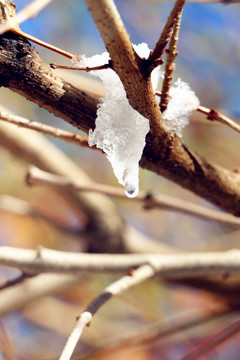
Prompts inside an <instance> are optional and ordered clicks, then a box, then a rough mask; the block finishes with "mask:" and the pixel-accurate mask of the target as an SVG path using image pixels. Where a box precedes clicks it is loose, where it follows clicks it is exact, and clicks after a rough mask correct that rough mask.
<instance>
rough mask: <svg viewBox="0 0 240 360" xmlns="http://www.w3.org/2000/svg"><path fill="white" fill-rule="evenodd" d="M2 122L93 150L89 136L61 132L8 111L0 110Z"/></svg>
mask: <svg viewBox="0 0 240 360" xmlns="http://www.w3.org/2000/svg"><path fill="white" fill-rule="evenodd" d="M0 120H2V121H6V122H8V123H10V124H14V125H17V126H19V127H23V128H25V129H29V130H35V131H38V132H40V133H41V134H44V135H48V136H52V137H54V138H56V139H60V140H64V141H67V142H69V143H72V144H76V145H80V146H83V147H87V148H90V149H91V147H90V146H89V145H88V137H87V136H83V135H79V134H73V133H71V132H69V131H65V130H61V129H59V128H55V127H53V126H49V125H45V124H42V123H39V122H37V121H32V120H28V119H26V118H23V117H21V116H17V115H13V114H10V113H8V112H6V111H2V110H0ZM94 148H95V147H94ZM96 150H98V151H101V150H100V149H98V148H96Z"/></svg>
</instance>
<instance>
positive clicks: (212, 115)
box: [197, 106, 240, 133]
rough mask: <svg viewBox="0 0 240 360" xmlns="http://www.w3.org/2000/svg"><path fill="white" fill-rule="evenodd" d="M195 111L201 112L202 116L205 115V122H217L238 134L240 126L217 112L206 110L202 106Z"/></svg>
mask: <svg viewBox="0 0 240 360" xmlns="http://www.w3.org/2000/svg"><path fill="white" fill-rule="evenodd" d="M197 111H199V112H201V113H202V114H205V115H207V120H210V121H217V122H219V123H221V124H223V125H226V126H228V127H230V128H231V129H233V130H235V131H237V132H238V133H240V125H239V124H237V123H236V122H235V121H233V120H231V119H230V118H228V117H227V116H225V115H223V114H221V113H220V112H218V111H217V110H215V109H208V108H206V107H204V106H199V107H198V108H197Z"/></svg>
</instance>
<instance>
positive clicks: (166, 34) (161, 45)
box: [148, 0, 186, 70]
mask: <svg viewBox="0 0 240 360" xmlns="http://www.w3.org/2000/svg"><path fill="white" fill-rule="evenodd" d="M185 3H186V0H177V1H176V2H175V4H174V7H173V9H172V11H171V14H170V15H169V18H168V20H167V22H166V25H165V26H164V29H163V31H162V33H161V35H160V38H159V40H158V42H157V43H156V45H155V47H154V49H153V51H152V52H151V53H150V56H149V58H148V61H149V67H150V69H151V70H152V69H153V68H154V67H156V65H155V62H156V60H158V59H160V58H161V57H162V55H163V52H164V49H165V48H166V46H167V43H168V42H169V40H170V37H171V35H172V32H173V29H174V26H175V23H176V22H177V19H178V18H179V14H181V13H182V10H183V7H184V5H185Z"/></svg>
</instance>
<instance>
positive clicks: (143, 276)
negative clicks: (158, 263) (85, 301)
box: [60, 265, 155, 360]
mask: <svg viewBox="0 0 240 360" xmlns="http://www.w3.org/2000/svg"><path fill="white" fill-rule="evenodd" d="M154 274H155V270H154V268H153V267H152V266H150V265H142V266H140V267H139V268H138V269H136V270H135V271H132V272H131V274H130V275H127V276H124V277H122V278H121V279H119V280H117V281H115V282H114V283H112V284H111V285H109V286H108V287H107V288H106V289H105V290H104V291H103V292H102V293H101V294H100V295H99V296H98V297H96V298H95V299H94V300H93V301H92V302H91V303H90V304H89V305H88V306H87V307H86V309H85V310H84V312H83V313H82V314H81V315H80V317H79V319H78V320H77V323H76V326H75V327H74V329H73V331H72V333H71V334H70V336H69V338H68V341H67V343H66V345H65V347H64V349H63V352H62V354H61V357H60V360H69V359H70V358H71V356H72V353H73V351H74V349H75V347H76V345H77V343H78V341H79V339H80V337H81V335H82V332H83V330H84V328H85V327H86V326H89V324H90V323H91V320H92V317H93V315H94V314H95V313H96V312H97V311H98V310H99V309H100V307H102V306H103V305H104V304H105V303H106V302H107V301H108V300H109V299H111V297H113V296H116V295H119V294H121V293H122V292H124V291H126V290H128V289H130V288H131V287H133V286H135V285H137V284H139V283H141V282H143V281H145V280H147V279H149V278H151V277H152V276H153V275H154Z"/></svg>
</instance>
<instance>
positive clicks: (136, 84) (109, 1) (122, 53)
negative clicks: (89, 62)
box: [85, 0, 163, 135]
mask: <svg viewBox="0 0 240 360" xmlns="http://www.w3.org/2000/svg"><path fill="white" fill-rule="evenodd" d="M85 2H86V4H87V6H88V9H89V11H90V13H91V15H92V17H93V20H94V22H95V24H96V26H97V28H98V30H99V33H100V35H101V37H102V39H103V41H104V43H105V45H106V48H107V50H108V52H109V54H110V58H111V62H112V67H113V70H114V71H115V72H116V73H117V74H118V76H119V78H120V79H121V81H122V84H123V86H124V88H125V91H126V94H127V98H128V101H129V103H130V105H131V106H132V107H133V108H134V109H135V110H136V111H138V112H139V113H140V114H142V115H143V116H144V117H146V118H147V119H149V122H150V129H151V132H152V133H154V134H155V135H157V134H160V133H162V131H163V129H162V127H161V122H162V115H161V112H160V111H159V108H158V106H157V104H156V100H155V96H154V92H153V89H152V84H151V78H150V72H149V73H147V71H146V59H145V60H144V59H141V58H140V57H139V56H138V55H137V53H136V52H135V51H134V49H133V46H132V43H131V41H130V38H129V35H128V33H127V31H126V29H125V27H124V24H123V22H122V19H121V17H120V15H119V13H118V11H117V8H116V6H115V4H114V2H113V0H99V1H98V2H96V1H95V0H85ZM103 14H104V15H103ZM109 29H111V30H110V31H109Z"/></svg>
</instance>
